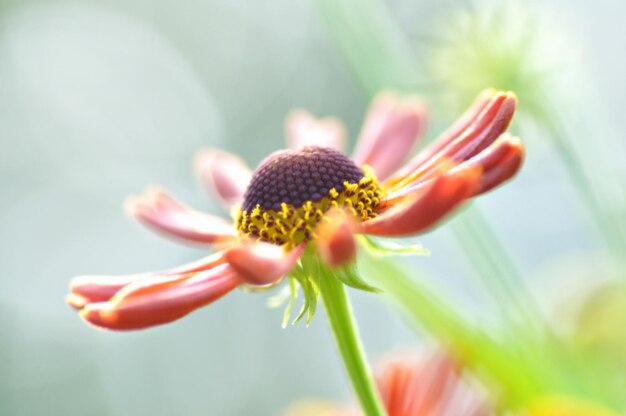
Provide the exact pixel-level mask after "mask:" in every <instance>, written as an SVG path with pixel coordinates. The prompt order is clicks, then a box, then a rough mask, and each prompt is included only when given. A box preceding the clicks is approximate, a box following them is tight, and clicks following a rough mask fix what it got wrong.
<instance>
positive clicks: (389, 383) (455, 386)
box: [376, 351, 493, 416]
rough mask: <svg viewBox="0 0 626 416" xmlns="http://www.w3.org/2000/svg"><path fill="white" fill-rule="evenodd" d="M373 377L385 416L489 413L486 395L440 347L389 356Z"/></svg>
mask: <svg viewBox="0 0 626 416" xmlns="http://www.w3.org/2000/svg"><path fill="white" fill-rule="evenodd" d="M376 379H377V382H378V387H379V390H380V393H381V397H382V399H383V401H384V403H385V408H386V409H387V413H388V414H389V416H409V415H434V414H441V415H466V416H470V415H474V416H478V415H483V416H486V415H489V414H493V411H492V410H491V408H490V406H489V401H488V396H487V395H486V394H483V392H482V391H480V390H478V389H475V388H473V387H474V386H473V385H472V384H471V383H469V382H468V381H467V380H466V378H465V377H464V376H463V374H462V373H461V370H460V369H459V368H458V365H457V363H456V362H455V361H454V360H453V359H452V357H450V356H449V355H448V354H446V353H445V352H443V351H438V352H435V353H430V354H428V355H425V356H419V355H407V354H400V355H398V356H393V357H391V358H390V359H388V360H387V361H386V362H385V363H384V366H383V369H382V371H379V372H378V376H377V378H376Z"/></svg>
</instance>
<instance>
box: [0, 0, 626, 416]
mask: <svg viewBox="0 0 626 416" xmlns="http://www.w3.org/2000/svg"><path fill="white" fill-rule="evenodd" d="M3 1H4V2H2V3H0V5H1V6H0V238H1V240H0V241H1V242H0V244H1V245H0V374H1V377H0V415H2V416H5V415H6V416H26V415H29V416H30V415H36V416H38V415H59V416H73V415H80V416H90V415H116V416H117V415H121V416H125V415H129V416H130V415H153V416H157V415H175V414H176V415H219V416H222V415H224V416H228V415H274V414H278V413H279V411H280V409H283V408H284V407H285V406H286V405H288V404H289V403H290V402H292V401H294V400H296V399H298V398H303V397H307V396H318V397H324V398H332V399H342V400H347V399H348V397H349V394H350V393H349V389H348V385H347V382H346V380H345V378H344V375H343V372H342V368H341V364H340V362H339V360H338V357H337V356H336V354H335V350H334V345H333V343H332V340H331V338H330V334H329V331H328V329H327V327H326V322H325V317H324V315H323V312H320V313H319V314H318V316H317V317H316V319H315V320H314V322H313V324H312V325H311V327H310V328H308V329H307V328H305V326H304V325H298V326H296V327H289V328H288V329H285V330H283V329H281V328H280V313H281V312H280V311H278V310H270V309H267V308H266V307H265V301H266V299H267V297H268V296H269V295H266V294H261V295H250V294H247V293H243V292H240V291H237V292H235V293H234V294H231V295H229V296H227V297H226V298H225V299H223V300H220V301H219V302H217V303H215V304H214V305H211V306H209V307H207V308H205V309H202V310H200V311H199V312H196V313H194V314H192V315H191V316H189V317H187V318H185V319H183V320H181V321H179V322H177V323H175V324H173V325H168V326H165V327H161V328H156V329H152V330H148V331H144V332H136V333H127V334H116V333H107V332H102V331H96V330H94V329H92V328H90V327H88V326H86V325H85V324H84V323H83V322H81V321H80V319H79V318H78V317H77V316H76V314H75V313H74V312H72V311H71V310H70V309H69V308H68V307H67V306H66V305H65V304H64V302H63V297H64V295H65V294H66V292H67V282H68V279H69V278H70V277H71V276H73V275H76V274H83V273H100V274H115V273H126V272H133V271H143V270H153V269H159V268H166V267H171V266H174V265H176V264H178V263H182V262H185V261H188V260H192V259H194V258H198V257H200V256H202V255H203V254H204V252H203V251H202V250H199V249H197V248H187V247H181V246H178V245H177V244H175V243H173V242H170V241H166V240H162V239H159V238H158V237H155V236H154V235H153V234H151V233H149V232H148V231H146V230H144V229H142V228H141V227H140V226H138V225H136V224H134V223H132V222H131V221H129V220H128V218H126V217H125V216H124V214H123V213H122V210H121V204H122V201H123V199H124V198H125V197H126V196H127V195H129V194H132V193H136V192H138V191H141V190H142V189H143V188H144V187H145V186H147V185H149V184H153V183H158V184H162V185H164V186H165V187H167V188H169V189H170V190H172V191H173V192H174V194H175V195H177V196H179V197H180V198H181V199H183V200H184V201H186V202H188V203H190V204H192V205H194V206H197V207H199V208H203V209H208V210H213V211H215V212H218V211H217V210H218V209H219V208H218V205H217V204H215V203H212V202H211V201H208V202H207V200H206V199H205V198H204V195H203V193H202V191H201V190H200V188H199V187H198V186H197V185H198V184H197V183H196V181H195V179H194V178H193V175H192V170H191V159H192V157H193V154H194V151H195V150H196V149H198V148H201V147H203V146H219V147H222V148H226V149H228V150H231V151H235V152H237V153H239V154H241V155H242V156H243V157H244V158H245V159H246V160H247V161H248V162H249V163H250V164H251V165H256V164H257V163H258V162H259V161H260V160H261V159H262V158H263V157H264V155H266V154H268V153H269V152H271V151H273V150H275V149H277V148H280V147H282V146H283V134H282V120H283V117H284V115H285V113H286V112H287V111H289V110H290V109H291V108H293V107H295V106H303V107H306V108H309V109H311V110H313V111H314V112H315V113H317V114H325V115H328V114H334V115H337V116H340V117H341V118H343V119H344V120H346V123H347V125H348V128H349V131H350V133H351V137H352V139H353V138H354V136H355V135H356V134H357V133H358V129H359V125H360V121H361V118H362V115H363V113H364V111H365V109H366V105H367V103H366V99H365V96H364V94H363V93H362V92H361V91H360V90H359V88H358V86H357V85H356V83H355V82H354V80H353V78H352V76H351V74H350V72H349V71H348V69H347V68H346V66H345V65H344V62H343V60H342V58H341V56H340V54H339V53H338V52H337V50H336V49H335V48H334V46H333V44H332V43H331V41H330V39H329V38H328V36H327V35H326V34H325V31H324V28H323V26H322V23H321V22H320V20H319V18H318V16H317V14H316V13H315V10H314V8H313V7H312V6H311V4H310V3H309V2H308V1H304V0H302V1H293V0H291V1H248V2H245V1H232V0H228V1H227V0H222V1H215V0H211V1H159V2H156V1H148V0H125V1H121V0H119V1H114V0H111V1H95V0H90V1H83V2H78V1H76V2H70V1H51V2H43V1H17V0H16V1H8V2H7V1H6V0H3ZM545 4H546V5H548V6H550V7H552V9H553V10H554V11H557V13H556V16H558V18H559V20H560V22H559V23H561V24H563V25H564V26H566V27H567V28H568V30H571V31H572V33H575V35H576V38H575V40H576V42H575V45H573V46H575V47H576V48H579V49H580V50H581V53H582V56H583V59H582V62H583V63H584V65H585V68H584V70H585V72H586V73H587V74H588V78H587V79H588V80H590V82H591V84H589V85H587V86H586V88H589V89H592V90H594V91H595V93H596V94H597V96H596V98H597V97H600V98H601V99H600V102H601V103H602V106H603V107H602V108H600V109H599V110H598V113H599V114H602V115H603V117H605V119H606V120H608V124H607V123H604V127H606V128H607V129H608V130H609V131H615V129H616V128H617V127H618V123H619V121H621V119H623V117H624V116H623V114H622V113H623V109H624V104H625V100H626V90H625V83H624V74H625V73H626V57H625V55H624V16H625V15H626V6H625V4H626V3H623V2H621V1H617V0H612V1H611V0H596V1H593V2H591V1H584V0H579V1H565V0H561V1H556V0H555V1H550V2H545ZM389 5H390V7H391V10H392V12H393V13H394V14H395V16H396V17H397V18H398V21H399V22H400V24H401V25H402V29H403V30H404V31H405V32H406V33H408V34H409V35H410V36H411V39H412V40H413V41H414V42H415V47H416V50H418V51H419V50H422V47H421V46H420V45H422V43H423V42H428V39H429V38H430V37H431V36H432V34H433V33H437V30H439V29H440V28H439V22H441V21H442V19H445V16H446V15H447V14H448V13H449V12H450V10H451V9H454V8H455V7H459V6H460V2H453V1H444V2H434V1H433V2H426V1H421V2H420V1H400V0H395V1H390V2H389ZM421 42H422V43H421ZM433 114H434V117H435V119H436V123H435V124H436V126H437V127H439V126H441V125H442V121H441V120H442V118H443V112H442V111H440V110H438V109H436V108H435V109H433ZM613 120H615V122H613ZM612 123H613V124H612ZM611 129H613V130H611ZM432 135H434V133H431V137H432ZM618 137H619V138H620V140H622V144H623V135H619V136H618ZM593 139H594V138H593V137H589V140H593ZM529 147H530V151H531V157H530V158H529V162H528V164H527V166H526V167H525V169H524V171H523V172H522V174H521V175H520V177H519V178H518V179H517V180H516V181H515V182H514V184H512V185H510V186H508V187H506V188H503V189H502V190H500V191H498V192H496V193H494V194H491V195H490V196H488V197H485V198H483V200H481V201H480V204H479V205H480V206H481V207H482V208H484V209H485V211H486V212H487V213H488V214H489V216H490V217H491V218H492V219H493V222H494V224H495V225H496V226H497V227H498V230H499V235H500V236H501V237H502V238H503V239H506V240H507V241H508V242H509V243H510V247H511V249H512V251H513V252H514V253H515V259H516V261H517V262H518V263H519V265H520V266H521V267H522V268H523V270H524V272H525V274H526V275H527V276H529V279H530V280H533V276H535V278H534V281H535V284H536V283H537V279H539V277H537V276H543V275H545V270H552V269H553V268H554V267H555V266H554V264H556V263H559V262H560V261H562V259H563V258H564V256H567V258H577V259H578V258H579V256H578V254H577V253H581V252H586V251H593V250H595V249H596V248H597V247H598V243H597V241H595V240H594V237H593V235H592V233H591V232H590V230H589V228H590V222H589V219H588V218H587V217H586V216H585V215H586V214H585V213H584V211H583V210H582V209H581V208H580V206H579V205H577V203H576V198H575V194H574V192H573V190H572V188H571V185H569V183H568V182H567V179H566V176H565V174H564V172H563V170H562V169H561V168H560V167H559V166H558V164H556V162H555V161H556V158H555V157H554V155H553V154H552V153H551V150H550V149H549V148H548V147H547V146H546V145H545V144H542V139H541V137H533V138H532V139H531V140H529ZM615 152H616V153H618V154H619V155H621V156H622V160H623V159H624V158H623V155H624V153H623V147H621V148H619V149H616V150H615ZM622 166H623V165H622ZM421 241H423V242H424V244H425V245H426V246H428V247H429V248H431V249H432V250H433V255H432V256H431V257H430V258H418V259H415V260H414V261H412V262H411V264H412V267H420V268H422V269H424V270H427V271H429V275H430V276H431V278H432V279H433V281H436V282H437V283H439V284H441V285H442V287H445V288H447V290H448V291H449V293H450V294H451V296H456V298H457V299H458V302H459V304H466V305H467V306H468V310H473V309H475V308H473V306H475V305H476V304H478V303H481V302H480V301H479V300H477V299H478V298H476V296H477V294H476V289H475V286H474V285H473V283H472V282H473V279H474V278H475V276H473V275H472V272H471V269H470V268H469V266H468V264H467V263H466V261H465V259H464V258H463V257H462V254H461V251H460V250H459V248H458V246H456V245H455V243H454V241H453V240H452V239H451V238H450V235H449V234H448V232H447V231H446V230H438V231H436V232H434V233H432V234H431V235H428V236H426V237H424V238H422V239H421ZM568 253H569V254H568ZM560 277H563V276H560ZM566 277H567V276H566ZM546 287H550V286H549V285H547V286H546ZM552 287H553V289H551V290H552V292H550V293H551V294H554V295H557V294H560V293H559V292H560V291H561V289H562V288H560V289H554V287H557V288H558V286H555V285H552ZM549 290H550V289H545V290H542V291H543V292H545V291H549ZM353 298H354V304H355V309H356V312H357V314H358V318H359V322H360V324H361V328H362V333H363V338H364V340H365V344H366V346H367V348H368V351H369V352H370V356H371V357H373V358H376V357H380V356H381V354H383V353H384V352H385V351H388V350H390V349H393V348H396V347H402V346H410V345H415V344H416V343H417V338H416V336H415V335H414V334H413V332H411V331H410V329H409V328H408V326H407V325H405V323H404V322H403V320H402V319H401V318H400V317H398V316H397V315H396V314H395V313H393V312H392V311H390V310H388V309H387V308H386V307H385V305H384V304H383V302H381V300H382V298H381V297H376V296H373V295H363V294H354V297H353ZM480 311H482V312H480ZM480 311H479V312H478V316H481V317H482V318H484V319H486V320H488V319H489V314H490V313H489V310H488V309H486V310H483V309H480Z"/></svg>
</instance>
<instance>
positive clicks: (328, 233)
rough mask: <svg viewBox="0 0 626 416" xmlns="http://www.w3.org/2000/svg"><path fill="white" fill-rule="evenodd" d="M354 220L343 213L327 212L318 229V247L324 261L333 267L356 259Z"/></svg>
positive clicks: (355, 225)
mask: <svg viewBox="0 0 626 416" xmlns="http://www.w3.org/2000/svg"><path fill="white" fill-rule="evenodd" d="M356 227H357V224H356V222H355V220H354V218H353V217H352V216H351V215H349V214H346V213H344V212H342V211H334V212H327V213H326V214H325V218H324V219H323V220H322V222H321V223H320V224H319V226H318V227H317V229H316V231H317V239H316V240H317V247H318V250H319V253H320V255H321V256H322V259H324V261H325V262H326V263H327V264H328V265H330V266H332V267H338V266H342V265H344V264H346V263H348V262H350V261H352V260H354V258H355V257H356V251H357V244H356V240H355V238H354V232H355V230H356Z"/></svg>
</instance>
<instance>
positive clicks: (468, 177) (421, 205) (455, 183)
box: [361, 168, 480, 236]
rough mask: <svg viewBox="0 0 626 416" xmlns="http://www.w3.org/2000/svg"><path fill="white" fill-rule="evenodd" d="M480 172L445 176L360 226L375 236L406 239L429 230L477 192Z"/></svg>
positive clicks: (471, 171) (474, 171)
mask: <svg viewBox="0 0 626 416" xmlns="http://www.w3.org/2000/svg"><path fill="white" fill-rule="evenodd" d="M479 180H480V171H479V170H476V169H473V168H468V169H464V170H460V171H457V172H453V173H452V172H451V173H446V174H443V175H441V176H439V177H437V178H435V179H434V180H433V181H431V182H430V183H428V184H426V185H425V186H423V187H422V189H420V190H419V191H418V192H417V194H416V195H414V196H408V197H406V198H404V199H403V200H401V201H400V202H399V203H397V204H396V205H392V206H391V207H390V208H388V209H387V210H386V211H384V212H383V213H382V214H380V215H378V216H377V217H375V218H373V219H371V220H368V221H365V222H364V223H362V224H361V227H362V229H363V232H364V233H366V234H373V235H384V236H405V235H411V234H417V233H421V232H424V231H426V230H428V229H429V228H431V227H433V226H434V225H436V224H437V223H438V222H439V221H441V220H442V219H443V218H444V217H445V216H446V215H447V214H449V213H450V212H451V211H453V210H454V209H455V208H457V207H458V206H459V205H461V204H462V203H463V202H465V200H466V199H467V198H469V197H470V196H472V195H473V194H474V193H475V192H476V188H477V186H478V183H479Z"/></svg>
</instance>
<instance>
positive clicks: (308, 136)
mask: <svg viewBox="0 0 626 416" xmlns="http://www.w3.org/2000/svg"><path fill="white" fill-rule="evenodd" d="M285 136H286V138H287V146H288V147H289V148H290V149H300V148H302V147H305V146H322V147H331V148H333V149H337V150H339V151H341V152H343V151H345V146H346V128H345V126H344V125H343V123H342V122H341V120H339V119H337V118H334V117H325V118H320V119H317V118H315V117H314V116H313V115H312V114H311V113H309V112H308V111H305V110H301V109H296V110H293V111H291V112H290V113H289V114H287V117H286V118H285Z"/></svg>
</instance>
